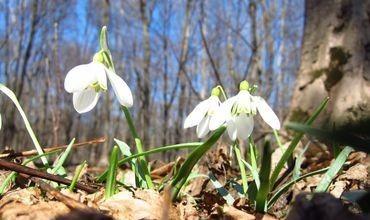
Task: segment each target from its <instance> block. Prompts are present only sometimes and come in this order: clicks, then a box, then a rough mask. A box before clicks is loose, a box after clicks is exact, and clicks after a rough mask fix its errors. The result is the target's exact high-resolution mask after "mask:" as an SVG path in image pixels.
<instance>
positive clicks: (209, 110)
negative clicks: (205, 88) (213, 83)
mask: <svg viewBox="0 0 370 220" xmlns="http://www.w3.org/2000/svg"><path fill="white" fill-rule="evenodd" d="M219 95H220V89H219V88H218V87H215V88H213V89H212V94H211V96H210V97H209V98H208V99H206V100H204V101H202V102H200V103H199V104H198V105H197V106H195V108H194V110H193V111H192V112H191V113H190V114H189V115H188V117H186V119H185V121H184V129H186V128H190V127H194V126H197V135H198V137H199V138H203V137H205V136H206V135H207V134H208V133H209V131H210V129H209V123H210V121H211V119H212V117H213V116H214V114H215V112H216V110H217V109H218V107H219V106H220V104H221V102H220V99H219V98H218V97H219Z"/></svg>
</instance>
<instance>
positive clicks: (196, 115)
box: [184, 99, 209, 128]
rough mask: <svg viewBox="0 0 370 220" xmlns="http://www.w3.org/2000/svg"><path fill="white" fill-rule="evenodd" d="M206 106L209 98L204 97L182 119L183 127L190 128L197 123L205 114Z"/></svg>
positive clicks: (207, 106)
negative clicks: (183, 119)
mask: <svg viewBox="0 0 370 220" xmlns="http://www.w3.org/2000/svg"><path fill="white" fill-rule="evenodd" d="M208 108H209V99H206V100H204V101H202V102H200V103H199V104H198V105H197V106H195V108H194V110H193V111H192V112H190V114H189V115H188V117H186V119H185V121H184V128H190V127H194V126H196V125H198V124H199V123H200V122H201V121H202V119H203V118H204V116H205V115H206V113H207V111H208Z"/></svg>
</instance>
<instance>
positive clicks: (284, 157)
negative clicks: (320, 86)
mask: <svg viewBox="0 0 370 220" xmlns="http://www.w3.org/2000/svg"><path fill="white" fill-rule="evenodd" d="M328 101H329V98H326V99H324V100H323V101H322V102H321V104H320V106H319V107H317V108H316V110H315V111H314V113H313V114H312V115H311V117H310V118H309V119H308V120H307V121H306V122H305V124H306V125H311V124H312V123H313V122H314V121H315V119H316V118H317V116H319V114H320V112H321V111H322V110H323V109H325V107H326V105H327V103H328ZM303 135H304V133H303V132H298V133H297V134H296V135H295V136H294V138H293V140H292V141H291V142H290V144H289V146H288V148H287V149H286V151H285V152H284V154H283V155H282V157H281V158H280V160H279V162H278V163H277V165H276V167H275V169H274V171H273V172H272V175H271V180H270V187H272V188H273V187H274V185H275V182H276V180H277V178H278V176H279V174H280V172H281V170H282V169H283V167H284V164H285V163H286V162H287V161H288V160H289V158H290V157H291V156H292V154H293V152H294V150H295V148H296V147H297V145H298V143H299V141H300V140H301V139H302V137H303Z"/></svg>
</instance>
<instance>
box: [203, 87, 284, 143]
mask: <svg viewBox="0 0 370 220" xmlns="http://www.w3.org/2000/svg"><path fill="white" fill-rule="evenodd" d="M257 111H258V112H259V114H260V115H261V117H262V119H263V120H264V121H265V122H266V123H267V124H268V125H269V126H270V127H272V128H273V129H280V121H279V119H278V117H277V116H276V114H275V113H274V112H273V110H272V109H271V107H270V106H269V105H268V104H267V103H266V101H265V100H264V99H263V98H261V97H259V96H253V95H251V94H250V93H249V84H248V82H247V81H242V82H241V83H240V92H239V93H238V94H237V95H236V96H234V97H231V98H229V99H227V100H226V101H225V102H224V103H222V104H221V105H220V107H219V108H218V110H217V111H216V113H215V115H214V117H212V120H211V121H210V124H209V128H210V130H216V129H217V128H218V127H220V126H221V125H223V124H224V123H225V122H226V126H227V132H228V134H229V136H230V138H231V139H232V140H234V141H235V140H236V138H239V139H242V140H246V139H247V138H248V137H249V136H250V135H251V133H252V131H253V127H254V121H253V116H255V115H256V114H257Z"/></svg>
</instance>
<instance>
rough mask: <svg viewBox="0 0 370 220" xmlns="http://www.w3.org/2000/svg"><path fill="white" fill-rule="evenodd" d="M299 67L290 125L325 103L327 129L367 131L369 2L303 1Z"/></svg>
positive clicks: (369, 114) (322, 123)
mask: <svg viewBox="0 0 370 220" xmlns="http://www.w3.org/2000/svg"><path fill="white" fill-rule="evenodd" d="M305 19H306V20H305V29H304V40H303V46H302V52H301V53H302V56H301V66H300V69H299V73H298V78H297V83H296V87H295V91H294V94H293V99H292V105H291V111H290V114H289V117H288V120H290V121H301V120H304V118H307V117H308V115H310V114H311V113H312V112H313V110H314V108H315V107H317V106H318V105H319V103H320V102H321V101H322V100H323V99H324V98H325V97H330V101H329V104H328V107H327V109H326V110H325V111H326V112H325V113H322V114H321V116H320V119H319V120H318V124H319V126H323V127H326V128H330V129H332V128H335V129H339V128H351V129H354V128H355V127H356V128H359V129H361V131H362V132H367V131H369V130H370V123H369V122H370V111H369V110H370V81H369V80H370V1H362V0H326V1H321V0H307V1H306V14H305Z"/></svg>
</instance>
